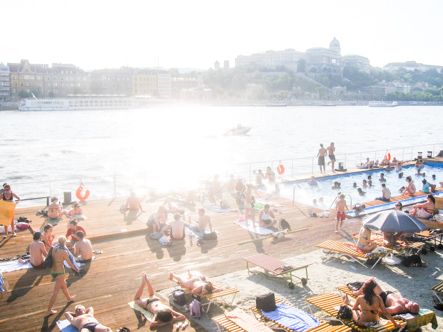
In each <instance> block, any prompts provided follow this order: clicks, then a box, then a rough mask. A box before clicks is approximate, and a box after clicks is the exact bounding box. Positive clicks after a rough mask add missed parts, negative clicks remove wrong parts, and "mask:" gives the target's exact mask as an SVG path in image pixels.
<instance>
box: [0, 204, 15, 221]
mask: <svg viewBox="0 0 443 332" xmlns="http://www.w3.org/2000/svg"><path fill="white" fill-rule="evenodd" d="M16 205H17V204H15V203H11V202H7V201H0V225H3V226H8V225H12V220H13V218H14V212H15V207H16Z"/></svg>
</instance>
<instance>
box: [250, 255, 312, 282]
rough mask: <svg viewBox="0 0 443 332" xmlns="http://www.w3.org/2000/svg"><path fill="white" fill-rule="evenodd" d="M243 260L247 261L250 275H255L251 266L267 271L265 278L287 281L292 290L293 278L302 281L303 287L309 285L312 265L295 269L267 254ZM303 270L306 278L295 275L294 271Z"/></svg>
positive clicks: (264, 274)
mask: <svg viewBox="0 0 443 332" xmlns="http://www.w3.org/2000/svg"><path fill="white" fill-rule="evenodd" d="M243 259H244V260H245V261H246V267H247V269H248V273H253V271H251V270H250V269H249V264H252V265H255V266H258V267H261V268H262V269H264V270H265V273H262V275H263V276H265V277H267V278H269V277H272V278H281V279H283V280H286V281H287V282H288V285H289V288H291V289H293V288H294V283H293V277H294V278H298V279H300V280H301V282H302V285H303V286H305V285H306V284H307V283H308V266H309V265H311V264H307V265H303V266H297V267H294V266H291V265H288V264H286V263H285V262H282V261H281V260H278V259H276V258H274V257H271V256H268V255H265V254H258V255H254V256H250V257H247V258H243ZM303 269H305V272H306V278H300V277H298V276H296V275H293V272H294V271H297V270H303Z"/></svg>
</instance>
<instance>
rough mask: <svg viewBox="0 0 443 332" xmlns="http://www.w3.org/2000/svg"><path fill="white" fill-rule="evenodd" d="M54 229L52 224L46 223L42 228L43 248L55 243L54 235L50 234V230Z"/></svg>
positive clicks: (48, 247) (47, 248)
mask: <svg viewBox="0 0 443 332" xmlns="http://www.w3.org/2000/svg"><path fill="white" fill-rule="evenodd" d="M53 229H54V227H52V225H49V224H48V225H46V226H45V227H44V228H43V243H44V244H45V249H46V250H49V249H50V248H51V246H53V245H56V242H57V241H55V240H54V239H55V235H54V234H52V230H53Z"/></svg>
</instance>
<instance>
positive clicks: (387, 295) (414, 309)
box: [352, 278, 420, 315]
mask: <svg viewBox="0 0 443 332" xmlns="http://www.w3.org/2000/svg"><path fill="white" fill-rule="evenodd" d="M371 280H374V278H371V279H369V280H368V281H366V283H369V282H370V281H371ZM374 282H375V280H374ZM366 283H365V284H366ZM365 284H364V285H365ZM364 285H363V287H362V288H360V289H359V290H358V291H352V295H354V296H358V295H362V294H363V288H364V287H365V286H364ZM374 293H375V295H378V296H380V297H381V299H382V300H383V304H384V305H385V307H386V310H387V311H388V312H389V313H390V314H391V315H399V314H406V313H411V314H414V315H415V314H418V312H419V311H420V306H419V305H418V304H417V303H416V302H413V301H410V300H408V299H406V298H404V297H401V296H400V295H398V294H395V293H393V292H391V291H384V290H383V289H382V288H381V287H380V286H379V285H378V284H377V286H376V287H375V288H374Z"/></svg>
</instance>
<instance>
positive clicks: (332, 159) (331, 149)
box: [327, 142, 335, 173]
mask: <svg viewBox="0 0 443 332" xmlns="http://www.w3.org/2000/svg"><path fill="white" fill-rule="evenodd" d="M327 151H328V156H329V160H330V161H329V162H328V165H329V164H330V163H332V172H333V173H335V170H334V164H335V154H334V152H335V146H334V142H332V143H331V145H329V146H328V148H327Z"/></svg>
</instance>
